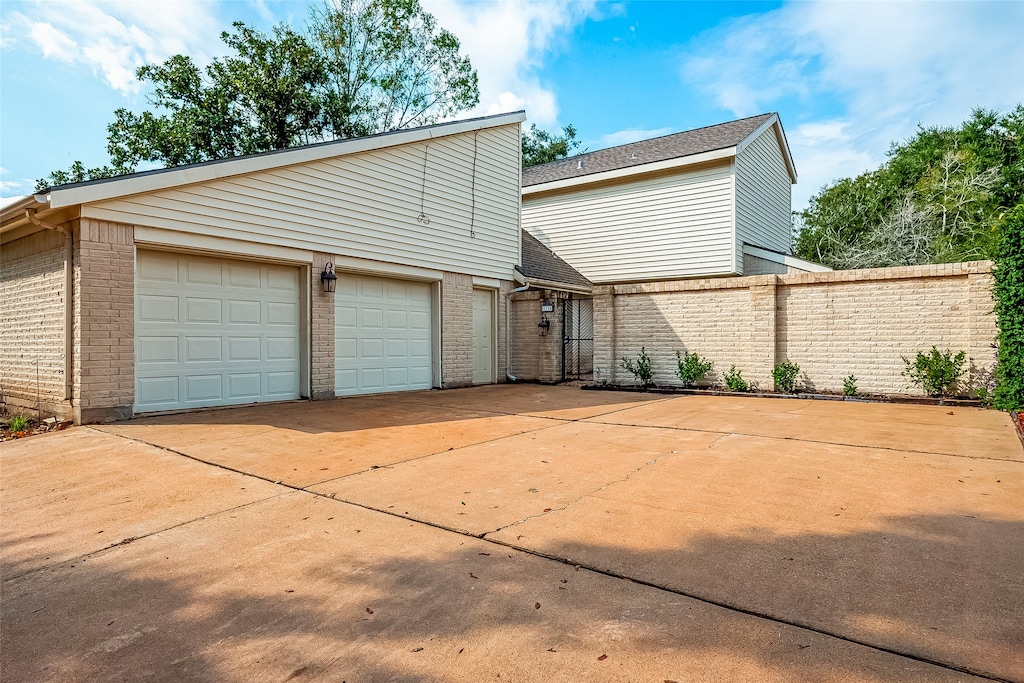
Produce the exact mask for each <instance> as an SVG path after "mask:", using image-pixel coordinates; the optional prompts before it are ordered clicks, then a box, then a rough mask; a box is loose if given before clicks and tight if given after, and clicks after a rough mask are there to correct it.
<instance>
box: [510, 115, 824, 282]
mask: <svg viewBox="0 0 1024 683" xmlns="http://www.w3.org/2000/svg"><path fill="white" fill-rule="evenodd" d="M796 179H797V176H796V168H795V166H794V165H793V158H792V156H791V154H790V151H789V145H788V143H787V142H786V134H785V132H784V131H783V129H782V123H781V121H780V120H779V116H778V114H762V115H760V116H753V117H750V118H746V119H740V120H738V121H730V122H727V123H721V124H718V125H714V126H708V127H706V128H698V129H696V130H689V131H685V132H682V133H675V134H673V135H666V136H663V137H659V138H654V139H650V140H642V141H640V142H634V143H630V144H627V145H620V146H618V147H611V148H609V149H602V150H598V151H596V152H590V153H588V154H581V155H579V156H575V157H570V158H568V159H562V160H559V161H555V162H552V163H549V164H543V165H540V166H534V167H531V168H527V169H525V170H524V171H523V181H522V182H523V190H522V193H523V208H522V223H523V228H524V229H525V230H527V231H529V232H530V233H531V234H532V235H533V236H534V237H536V238H537V239H538V240H540V241H541V242H542V243H543V244H544V245H545V246H547V247H548V248H549V249H551V250H553V251H554V252H555V253H557V254H558V255H559V256H560V257H561V258H563V259H565V261H566V262H567V263H568V264H570V265H571V266H572V267H574V268H575V269H577V270H578V271H579V272H580V273H582V274H583V275H584V276H585V277H586V278H587V279H589V280H590V281H591V282H593V283H595V284H612V283H625V282H646V281H651V280H677V279H683V278H697V277H718V276H728V275H755V274H771V273H787V272H819V271H823V270H828V268H825V267H824V266H820V265H818V264H814V263H810V262H808V261H803V260H802V259H797V258H795V257H793V256H791V255H789V247H790V211H791V189H792V185H793V184H794V183H795V182H796Z"/></svg>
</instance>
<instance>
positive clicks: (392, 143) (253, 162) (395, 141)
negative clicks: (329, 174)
mask: <svg viewBox="0 0 1024 683" xmlns="http://www.w3.org/2000/svg"><path fill="white" fill-rule="evenodd" d="M525 120H526V113H525V112H522V111H518V112H513V113H511V114H499V115H497V116H488V117H485V118H480V119H467V120H465V121H452V122H450V123H439V124H435V125H432V126H424V127H422V128H414V129H412V130H397V131H392V132H389V133H381V134H380V135H374V136H370V137H363V138H350V139H347V140H333V141H331V142H325V143H321V144H317V145H308V146H306V147H297V148H294V149H282V150H276V151H273V152H264V153H262V154H254V155H251V156H247V157H240V158H235V159H221V160H219V161H211V162H207V163H203V164H197V165H194V166H183V167H181V168H171V169H161V170H159V171H153V172H143V173H139V174H135V175H130V176H125V177H124V178H114V179H111V180H105V181H99V182H96V183H85V184H83V185H79V186H69V187H64V188H61V187H55V188H52V189H51V190H50V192H49V195H48V198H49V202H50V206H51V207H52V208H55V209H56V208H60V207H62V206H71V205H73V204H83V203H86V202H98V201H103V200H105V199H113V198H115V197H124V196H127V195H133V194H139V193H141V192H153V191H155V190H164V189H167V188H170V187H178V186H181V185H191V184H193V183H201V182H209V181H211V180H219V179H221V178H228V177H231V176H236V175H243V174H246V173H255V172H258V171H267V170H270V169H272V168H280V167H283V166H293V165H295V164H303V163H309V162H312V161H320V160H322V159H331V158H334V157H340V156H346V155H349V154H357V153H359V152H369V151H373V150H378V149H384V148H387V147H397V146H399V145H408V144H412V143H416V142H422V141H423V140H432V139H435V138H441V137H447V136H449V135H458V134H460V133H472V132H475V131H479V130H484V129H487V128H496V127H498V126H508V125H512V124H518V123H522V122H523V121H525Z"/></svg>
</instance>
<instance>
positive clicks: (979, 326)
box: [967, 266, 998, 391]
mask: <svg viewBox="0 0 1024 683" xmlns="http://www.w3.org/2000/svg"><path fill="white" fill-rule="evenodd" d="M972 271H973V272H970V273H968V275H967V292H968V303H967V356H968V370H969V373H970V374H969V382H970V389H971V390H972V391H973V390H976V389H978V388H979V387H988V385H989V384H990V383H991V381H992V379H993V377H992V372H993V369H994V366H995V349H993V348H992V342H993V340H994V339H995V338H996V334H997V333H998V329H997V321H996V315H995V311H994V306H995V302H994V301H993V300H992V285H993V278H992V272H991V266H985V267H981V268H975V269H972ZM989 388H990V389H991V387H989Z"/></svg>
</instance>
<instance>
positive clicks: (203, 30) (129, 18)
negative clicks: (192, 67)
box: [4, 0, 221, 94]
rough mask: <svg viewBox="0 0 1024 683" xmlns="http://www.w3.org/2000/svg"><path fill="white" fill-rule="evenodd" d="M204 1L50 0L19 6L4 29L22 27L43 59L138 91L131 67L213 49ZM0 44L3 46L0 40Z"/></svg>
mask: <svg viewBox="0 0 1024 683" xmlns="http://www.w3.org/2000/svg"><path fill="white" fill-rule="evenodd" d="M213 7H214V4H213V3H209V2H184V1H179V2H134V1H130V0H50V1H48V2H34V3H28V4H26V5H24V6H22V8H21V9H22V11H21V12H17V13H14V14H12V15H11V16H10V17H9V20H8V22H7V25H6V26H5V27H4V28H5V33H9V31H10V30H23V31H25V32H26V33H27V34H28V36H29V38H30V39H31V41H32V42H33V43H34V44H35V45H36V47H38V48H39V49H40V50H41V51H42V53H43V56H44V57H45V58H47V59H54V60H58V61H62V62H65V63H69V64H76V65H80V66H83V67H85V68H87V69H90V70H92V71H93V72H95V73H97V74H98V75H99V76H100V77H101V78H102V79H103V80H104V81H105V82H106V83H107V85H109V86H110V87H111V88H114V89H115V90H118V91H120V92H122V93H124V94H134V93H136V92H138V91H139V89H140V84H139V82H138V81H137V80H136V79H135V69H137V68H138V67H139V66H141V65H142V64H146V63H152V62H159V61H162V60H164V59H166V58H167V57H169V56H171V55H172V54H178V53H184V54H188V55H191V56H192V57H193V58H194V59H196V61H198V62H200V63H204V62H206V61H208V60H209V58H210V55H211V54H212V53H213V52H215V51H216V50H217V49H219V45H220V42H219V36H220V30H221V23H220V22H219V20H217V19H216V18H215V17H214V15H213V14H212V12H211V9H212V8H213ZM4 47H8V44H6V43H5V45H4Z"/></svg>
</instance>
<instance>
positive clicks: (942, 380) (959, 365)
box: [900, 346, 967, 396]
mask: <svg viewBox="0 0 1024 683" xmlns="http://www.w3.org/2000/svg"><path fill="white" fill-rule="evenodd" d="M902 358H903V362H904V363H906V365H907V367H906V369H905V370H904V371H903V372H901V373H900V374H901V375H903V376H904V377H907V378H909V379H910V382H911V383H912V384H915V385H917V386H919V387H921V388H922V389H924V392H925V393H926V394H928V395H929V396H944V395H948V394H950V393H952V392H954V391H956V388H957V380H959V379H960V375H961V374H963V371H964V362H965V361H966V360H967V354H966V353H964V352H963V351H961V352H960V353H958V354H956V355H955V356H954V355H953V354H952V352H951V351H950V350H949V349H946V351H945V352H942V351H939V350H938V349H937V348H936V347H934V346H933V347H932V350H931V351H930V352H928V353H923V352H921V351H918V352H917V357H916V358H915V359H914V360H913V361H911V360H910V359H909V358H907V357H906V356H903V357H902Z"/></svg>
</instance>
